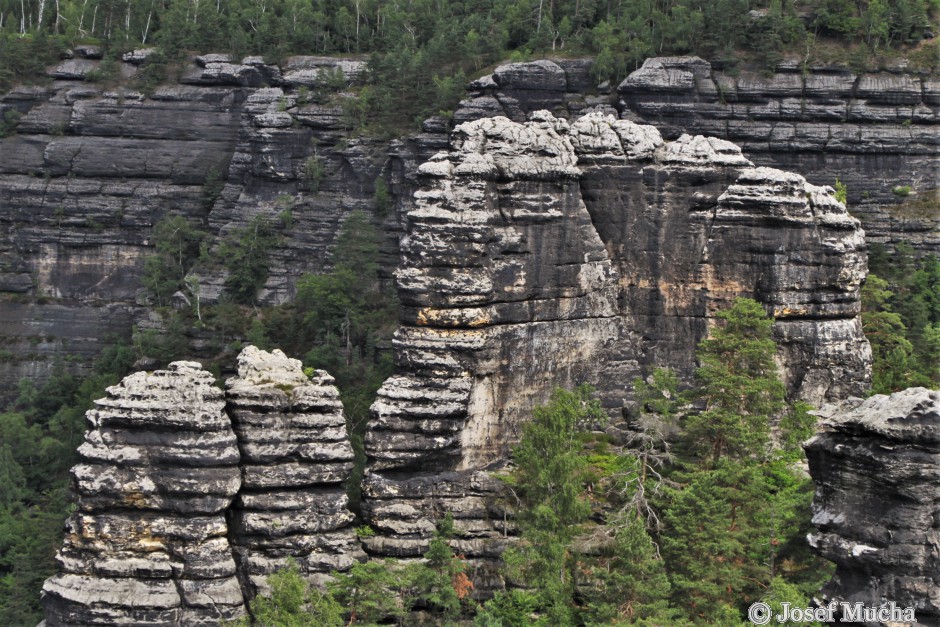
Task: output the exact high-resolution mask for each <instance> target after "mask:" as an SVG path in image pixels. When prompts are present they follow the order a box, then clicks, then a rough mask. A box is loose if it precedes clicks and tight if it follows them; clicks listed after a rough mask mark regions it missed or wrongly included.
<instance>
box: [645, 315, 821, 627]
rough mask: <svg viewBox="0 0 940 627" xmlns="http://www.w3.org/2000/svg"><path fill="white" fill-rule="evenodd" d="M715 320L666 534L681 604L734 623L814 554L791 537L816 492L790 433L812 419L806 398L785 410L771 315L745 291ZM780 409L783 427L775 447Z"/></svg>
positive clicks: (670, 493) (666, 509)
mask: <svg viewBox="0 0 940 627" xmlns="http://www.w3.org/2000/svg"><path fill="white" fill-rule="evenodd" d="M718 319H719V321H720V322H721V323H723V324H720V326H717V327H716V328H714V329H713V330H712V332H711V335H710V337H709V338H708V339H706V340H704V341H703V342H702V343H701V344H700V345H699V350H698V354H697V355H698V359H699V362H700V364H701V365H700V367H699V368H698V370H697V371H696V382H697V388H696V390H695V391H694V392H693V397H694V398H695V399H697V400H698V402H699V403H701V404H702V407H701V409H700V410H696V411H694V412H693V413H691V414H690V415H688V416H686V417H685V419H684V421H683V422H684V424H685V426H686V431H685V433H684V434H683V436H682V440H683V447H682V448H683V450H684V451H685V452H686V455H687V456H686V457H685V459H684V460H682V463H679V464H677V466H676V468H675V470H674V471H673V473H672V474H671V479H672V480H673V481H674V484H673V485H670V486H667V487H666V489H665V490H664V493H665V498H664V499H663V501H662V504H661V507H662V508H663V523H664V531H663V534H662V535H661V542H662V548H663V554H664V557H665V558H666V562H667V565H668V568H669V574H670V580H671V583H672V588H673V599H674V602H675V604H676V607H685V608H686V612H687V618H688V619H689V620H693V621H704V622H708V623H715V624H729V623H731V622H739V621H740V620H741V618H742V617H743V615H741V614H739V612H740V611H741V610H743V609H744V608H745V607H747V605H748V604H749V603H750V602H752V601H755V600H757V599H759V598H760V595H761V594H762V590H763V589H764V588H765V587H766V586H768V585H769V584H770V582H771V580H772V579H773V578H774V577H775V576H777V575H780V574H781V573H783V572H784V571H787V570H799V568H798V567H795V566H793V565H792V564H790V563H789V562H792V560H793V558H797V557H798V558H800V559H802V560H804V561H805V560H806V559H808V558H807V557H806V556H805V555H801V554H800V553H799V550H798V548H796V547H794V546H793V540H794V539H795V538H797V537H798V536H799V535H800V534H801V531H802V529H801V526H800V523H801V521H803V520H804V519H806V520H808V518H809V515H808V506H809V498H810V496H811V494H812V492H811V489H810V488H811V486H810V485H809V482H808V481H807V480H806V478H805V477H802V476H801V475H800V474H799V473H798V471H797V470H795V469H794V468H793V467H792V460H793V458H794V452H793V448H794V447H793V445H792V440H793V439H794V438H795V437H797V435H796V434H799V433H805V432H806V430H807V429H808V428H809V427H808V425H807V418H808V414H806V408H805V407H803V406H800V407H797V408H796V409H795V410H793V411H792V415H790V416H786V415H785V414H784V409H785V407H786V405H785V402H784V389H783V384H782V383H781V382H780V380H779V378H778V376H777V373H776V366H775V364H774V354H775V350H776V347H775V345H774V342H773V340H772V339H771V335H770V333H771V325H772V320H771V319H769V318H768V317H767V316H766V315H765V314H764V311H763V309H762V308H761V306H760V305H759V304H758V303H756V302H754V301H752V300H748V299H738V300H737V301H735V303H734V305H733V306H732V307H731V308H730V309H728V310H725V311H723V312H721V313H719V314H718ZM777 418H780V419H781V426H782V427H783V430H784V435H783V437H782V438H781V439H782V441H783V446H782V447H780V448H778V450H777V452H774V451H773V449H772V447H771V441H770V424H771V422H772V421H774V420H775V419H777ZM801 430H802V431H801ZM787 442H791V444H789V445H788V444H787Z"/></svg>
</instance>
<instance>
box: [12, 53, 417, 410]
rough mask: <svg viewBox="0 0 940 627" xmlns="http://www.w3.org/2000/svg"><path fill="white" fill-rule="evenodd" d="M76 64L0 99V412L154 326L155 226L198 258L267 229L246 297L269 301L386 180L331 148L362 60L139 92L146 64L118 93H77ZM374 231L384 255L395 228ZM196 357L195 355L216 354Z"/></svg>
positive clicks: (299, 62) (205, 278)
mask: <svg viewBox="0 0 940 627" xmlns="http://www.w3.org/2000/svg"><path fill="white" fill-rule="evenodd" d="M92 54H93V55H95V56H92V57H87V56H82V55H81V54H79V53H78V52H76V53H75V55H76V57H77V58H75V59H70V60H67V61H64V62H63V63H62V64H60V65H58V66H56V67H53V68H50V69H49V74H50V77H52V78H54V79H55V80H53V81H52V82H51V83H50V84H49V85H46V86H42V87H17V88H15V89H14V90H12V91H10V92H9V93H7V94H2V95H0V117H2V118H3V119H8V118H7V117H4V116H8V115H13V116H18V123H17V124H16V132H15V133H12V134H10V135H9V136H7V137H3V138H0V311H2V312H3V313H2V315H0V335H2V337H3V340H4V342H3V343H4V350H5V351H9V353H8V354H5V355H4V359H3V360H2V362H0V390H2V391H0V397H3V398H6V397H8V396H9V395H10V394H11V393H14V392H10V390H15V389H16V384H17V382H18V381H19V380H20V379H23V378H29V379H30V380H32V381H34V382H37V383H41V382H42V381H43V380H44V379H45V378H46V377H47V376H48V375H49V373H51V371H52V370H53V367H54V366H55V364H56V362H57V361H59V362H61V361H63V360H65V358H66V357H69V359H68V360H67V363H66V366H67V368H69V369H70V370H72V371H75V372H76V373H82V372H87V370H88V368H89V366H90V363H91V359H92V358H93V357H94V356H95V355H96V354H97V353H98V352H99V351H100V350H101V347H102V346H103V344H104V342H103V340H104V339H105V338H108V339H109V341H113V340H114V339H118V338H120V339H124V340H127V339H129V337H130V334H131V328H132V327H133V326H134V325H135V324H137V325H140V326H141V327H146V328H155V329H157V330H160V329H161V328H162V325H161V320H160V317H159V316H158V315H156V314H155V313H154V312H153V303H152V302H151V300H150V298H149V295H148V293H147V292H146V290H144V289H143V285H142V280H141V279H142V275H143V268H144V262H145V260H146V258H147V256H148V255H151V254H152V253H153V246H154V240H153V228H154V226H155V225H156V224H157V223H159V222H160V221H161V220H162V219H164V218H165V217H167V216H169V215H175V216H183V217H185V218H186V219H187V220H189V222H190V223H191V224H192V225H193V226H194V227H195V228H198V229H200V230H202V231H204V232H205V233H206V234H207V238H206V243H207V245H208V246H209V247H210V248H213V247H214V246H216V245H217V244H218V242H219V241H220V240H222V239H224V238H226V237H230V236H234V235H233V233H236V232H237V230H238V229H239V228H241V227H244V226H246V225H248V224H249V223H250V222H251V221H252V220H253V219H254V218H255V217H257V216H260V217H261V219H263V220H266V221H267V222H268V223H269V224H270V226H271V228H272V229H273V230H274V231H275V232H276V234H277V236H278V241H279V245H278V246H277V247H276V249H275V250H273V251H272V253H271V258H270V259H269V268H270V270H269V273H268V280H267V282H266V284H265V285H264V286H263V288H262V290H261V291H260V293H259V299H260V301H261V302H265V303H279V302H284V301H287V300H290V299H291V298H292V297H293V294H294V290H295V282H296V279H297V278H298V277H300V276H301V275H302V274H303V273H304V272H316V271H321V270H323V269H324V267H326V266H328V265H329V259H330V250H331V248H332V245H333V241H334V239H335V237H336V235H337V233H338V232H339V230H340V228H341V226H342V223H343V220H344V219H345V218H346V216H348V215H349V213H350V212H351V211H353V210H354V209H365V210H367V211H371V210H372V208H373V207H374V205H375V201H374V190H375V181H376V179H377V178H379V177H382V176H385V175H386V174H387V169H388V168H387V160H388V157H387V155H386V153H385V149H384V147H383V146H382V145H380V144H379V143H378V142H371V141H369V140H349V141H348V142H346V143H345V144H342V145H340V144H339V142H340V140H341V139H343V138H344V137H345V136H346V135H347V134H348V128H347V123H346V122H345V121H344V118H343V106H342V105H343V102H345V101H346V100H348V99H349V98H353V97H354V96H353V95H352V94H342V93H334V92H336V90H342V89H344V86H348V85H351V84H357V83H358V82H360V81H361V75H362V69H363V67H364V62H362V61H354V60H343V59H327V58H322V57H292V58H291V59H289V60H288V61H287V62H286V64H285V65H284V67H283V68H281V67H278V66H274V65H269V64H265V63H263V61H262V60H261V59H260V58H256V57H247V58H245V59H241V60H238V59H233V58H231V57H229V56H228V55H203V56H200V57H197V58H195V59H193V60H192V63H191V64H190V65H188V66H186V67H184V68H183V71H182V76H181V77H180V83H182V84H172V85H162V86H159V87H156V88H155V89H152V90H149V91H145V90H144V89H143V88H141V89H138V88H135V85H136V83H135V82H134V81H135V75H136V74H137V72H138V64H139V63H141V62H142V61H143V59H144V57H145V56H146V55H145V54H144V53H141V54H139V55H132V56H131V57H129V58H128V61H127V62H125V63H121V64H119V66H120V67H121V70H122V76H123V75H126V76H125V79H126V82H125V84H124V85H123V86H120V87H110V86H103V85H101V84H96V83H91V82H88V81H86V80H85V78H86V76H87V73H88V71H90V70H97V69H98V68H99V65H100V63H101V59H100V55H97V53H92ZM327 76H328V77H329V78H330V81H331V83H330V86H329V89H327V88H326V87H324V86H323V83H324V81H325V80H326V79H325V77H327ZM318 77H321V78H318ZM301 88H303V91H301ZM426 156H427V155H425V156H424V157H423V158H426ZM423 158H422V160H423ZM392 187H393V193H394V186H392ZM390 217H391V216H390ZM375 221H376V223H380V222H382V219H381V218H378V217H376V219H375ZM384 231H385V232H386V233H387V241H386V242H385V243H384V244H383V246H384V247H385V248H387V249H388V250H389V252H388V256H389V258H390V259H393V258H397V247H396V246H395V240H396V239H397V232H396V229H395V223H394V220H389V223H388V226H387V228H385V229H384ZM387 265H391V264H387ZM389 272H390V269H389ZM225 276H226V275H225V270H224V267H223V266H219V267H218V268H215V269H214V270H213V271H211V272H208V271H204V272H202V273H199V275H198V280H199V284H200V298H201V301H202V302H203V303H211V302H213V301H214V299H215V298H216V297H217V296H218V295H219V293H220V291H221V289H222V285H223V283H224V281H225ZM72 319H74V320H75V321H80V323H74V324H73V323H70V320H72ZM203 343H205V342H203ZM197 344H198V342H197V343H194V350H193V353H192V354H193V355H194V356H197V357H206V356H209V355H210V354H211V353H212V351H213V350H218V349H219V347H218V346H209V347H208V349H206V350H203V349H201V348H200V347H199V346H198V345H197ZM210 344H211V342H210ZM201 350H202V352H200V351H201ZM76 357H78V358H81V359H75V358H76Z"/></svg>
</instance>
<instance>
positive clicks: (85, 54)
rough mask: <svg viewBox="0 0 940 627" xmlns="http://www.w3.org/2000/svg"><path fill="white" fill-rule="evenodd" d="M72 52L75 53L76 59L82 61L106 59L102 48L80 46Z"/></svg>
mask: <svg viewBox="0 0 940 627" xmlns="http://www.w3.org/2000/svg"><path fill="white" fill-rule="evenodd" d="M72 52H74V53H75V56H76V57H79V58H82V59H101V58H103V57H104V50H102V48H101V46H95V45H92V44H80V45H78V46H74V47H73V48H72Z"/></svg>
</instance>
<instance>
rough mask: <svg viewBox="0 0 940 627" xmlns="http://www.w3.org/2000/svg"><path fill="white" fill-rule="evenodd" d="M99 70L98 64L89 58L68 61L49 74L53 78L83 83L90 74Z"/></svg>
mask: <svg viewBox="0 0 940 627" xmlns="http://www.w3.org/2000/svg"><path fill="white" fill-rule="evenodd" d="M97 68H98V62H97V61H93V60H91V59H87V58H78V59H68V60H66V61H63V62H62V63H60V64H59V65H57V66H55V68H53V69H51V70H50V71H49V72H48V75H49V76H51V77H52V78H57V79H60V80H72V81H83V80H85V76H87V75H88V73H89V72H91V71H92V70H95V69H97Z"/></svg>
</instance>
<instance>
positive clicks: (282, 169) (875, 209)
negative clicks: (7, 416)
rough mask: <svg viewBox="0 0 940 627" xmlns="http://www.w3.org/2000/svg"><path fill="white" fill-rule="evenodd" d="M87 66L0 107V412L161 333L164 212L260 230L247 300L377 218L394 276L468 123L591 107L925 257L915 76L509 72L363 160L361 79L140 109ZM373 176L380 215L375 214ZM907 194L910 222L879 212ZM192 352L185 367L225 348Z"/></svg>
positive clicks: (277, 291) (225, 71)
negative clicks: (455, 131)
mask: <svg viewBox="0 0 940 627" xmlns="http://www.w3.org/2000/svg"><path fill="white" fill-rule="evenodd" d="M100 52H101V51H100V50H95V49H94V47H88V46H86V47H80V48H77V49H76V50H74V51H73V55H72V56H73V58H71V59H67V60H65V61H63V62H62V63H61V64H59V65H57V66H55V67H51V68H49V75H50V77H52V78H54V80H53V82H52V83H51V84H49V85H47V86H42V87H18V88H16V89H14V90H12V91H11V92H9V93H7V94H5V95H2V96H0V116H6V115H7V113H8V112H11V111H15V112H16V113H18V114H19V115H20V116H21V117H20V120H19V124H18V126H17V128H16V132H15V133H13V134H12V135H10V136H9V137H5V138H3V139H2V140H0V141H2V149H0V297H2V298H0V312H2V314H3V315H0V335H2V336H3V339H4V345H5V347H4V350H5V351H9V352H8V353H5V354H4V356H3V359H2V360H0V396H4V395H6V396H9V395H10V394H12V392H4V390H8V391H9V390H15V389H16V384H17V382H18V381H19V380H20V379H22V378H29V379H31V380H34V381H37V382H41V381H42V380H43V379H45V378H46V377H47V376H48V375H49V373H51V372H52V370H53V367H54V365H55V363H56V362H57V361H60V362H61V361H63V360H64V358H65V357H67V356H68V357H78V358H80V359H74V358H72V359H68V360H64V361H65V363H66V366H67V367H68V368H69V369H71V370H73V371H75V372H76V373H81V372H82V371H87V369H88V366H89V364H90V362H91V358H92V357H93V356H94V355H95V354H96V353H97V352H98V351H99V350H100V348H101V346H102V344H103V342H102V338H109V337H111V338H113V337H120V338H123V339H127V338H128V336H129V335H130V332H131V327H132V326H134V325H135V324H136V325H137V326H138V327H139V328H145V329H155V330H157V331H160V330H162V328H163V326H164V323H163V321H162V319H161V317H160V315H159V314H158V313H157V312H155V311H154V307H153V303H152V302H151V301H150V300H149V299H148V295H147V292H146V290H143V289H142V283H141V276H142V271H143V264H144V261H145V259H146V257H147V256H148V255H149V254H151V253H152V247H153V244H154V242H153V227H154V225H155V224H156V223H157V222H159V221H160V220H161V219H162V218H164V217H165V216H167V215H171V214H174V215H182V216H185V217H187V218H188V219H189V220H190V221H191V222H192V223H193V224H194V225H196V226H199V227H200V228H201V229H203V230H205V231H206V232H207V233H208V237H207V242H206V243H207V245H208V246H209V247H210V248H211V249H215V247H216V246H217V245H218V243H219V242H220V241H221V240H222V239H225V238H228V237H235V236H237V234H238V232H239V229H241V228H243V227H245V226H247V225H249V224H250V223H251V221H252V220H253V219H255V218H256V217H258V216H260V217H261V218H262V219H264V220H266V221H267V222H268V223H269V225H270V226H271V227H272V228H273V230H274V231H275V232H276V235H277V238H278V242H279V243H278V246H276V247H274V248H273V249H272V250H271V252H270V259H269V260H268V261H269V263H268V265H269V273H268V277H267V280H266V282H265V284H264V286H262V288H261V290H260V291H259V293H258V299H259V301H260V302H262V303H280V302H285V301H290V300H291V299H292V298H293V295H294V293H295V289H296V281H297V279H298V277H300V276H301V275H302V274H303V273H304V272H311V271H312V272H317V271H321V270H323V269H324V268H326V267H328V266H329V263H330V254H331V249H332V246H333V243H334V241H335V238H336V235H337V233H338V231H339V229H340V228H341V225H342V223H343V220H344V219H345V217H346V216H348V215H349V213H350V212H351V211H352V210H355V209H364V210H366V211H367V212H373V213H372V216H373V219H374V221H375V223H376V224H377V225H380V226H381V229H382V232H383V237H384V240H383V243H382V253H383V256H382V264H381V267H382V272H383V276H388V275H390V274H391V272H392V270H393V269H394V267H395V266H396V265H397V263H398V245H397V242H398V236H399V235H400V228H401V222H403V220H399V218H400V217H403V216H404V213H406V212H407V211H408V210H409V209H410V207H411V203H412V194H413V192H414V191H415V190H416V189H417V188H418V187H419V185H420V183H419V181H418V174H417V169H418V166H419V165H420V164H422V163H424V162H425V161H427V160H428V159H429V158H430V157H431V156H432V155H433V154H434V153H435V152H438V151H441V150H447V149H448V148H447V135H448V133H449V131H450V130H451V129H452V128H453V127H454V125H456V124H459V123H462V122H465V121H470V120H475V119H479V118H482V117H494V116H506V117H508V118H509V119H512V120H513V121H515V122H524V121H525V119H526V116H527V115H528V114H530V113H531V112H533V111H536V110H540V109H548V110H550V111H551V112H552V113H553V114H554V115H556V116H557V117H564V118H567V119H572V120H573V119H575V118H577V117H578V116H580V115H582V114H583V113H584V112H586V111H589V110H593V109H599V110H602V111H604V112H605V113H609V114H613V115H615V117H624V118H629V119H632V120H634V121H638V122H647V123H650V122H651V123H655V124H657V125H662V126H663V129H664V130H663V135H664V137H666V138H667V139H671V140H673V139H677V138H678V137H679V136H680V135H681V134H682V133H684V132H688V134H690V135H691V136H696V135H698V134H704V135H712V136H715V137H719V138H723V139H730V140H732V141H734V142H736V143H738V144H742V145H743V146H744V147H745V154H746V155H747V156H748V158H749V159H751V160H752V162H753V163H756V164H758V165H766V166H773V167H782V168H783V169H787V170H794V171H797V172H801V173H804V174H805V175H806V176H807V177H808V178H809V180H810V181H811V182H812V183H815V184H832V183H833V182H834V181H835V179H836V178H841V180H842V181H844V182H846V183H848V186H849V196H850V201H851V205H852V209H853V212H855V213H856V214H857V215H858V216H859V217H860V218H861V219H862V221H863V223H864V224H865V226H866V228H867V230H868V231H869V237H870V238H871V239H872V241H878V242H887V243H892V242H896V241H899V240H902V239H906V240H911V241H913V242H914V244H915V246H917V250H919V251H925V252H929V251H931V250H932V251H934V252H936V251H937V250H938V247H940V237H938V236H937V223H936V217H935V216H934V215H933V214H930V212H931V211H934V213H935V209H931V207H932V206H931V205H925V206H922V203H921V204H918V203H920V201H922V200H923V198H924V194H923V192H924V190H925V189H926V188H927V187H930V186H931V185H934V184H935V183H934V182H935V181H936V180H937V171H938V170H937V168H938V159H940V157H938V145H937V143H936V141H935V139H934V138H935V137H936V136H937V133H936V132H935V129H936V124H937V109H938V106H940V101H938V98H937V93H936V92H937V89H936V80H935V79H933V78H931V77H928V76H920V75H918V74H915V73H912V72H907V73H904V72H899V73H888V74H883V75H881V74H872V75H856V74H853V73H851V72H850V71H849V70H846V69H844V68H843V69H839V68H836V67H822V66H820V67H809V68H806V69H805V72H797V71H796V66H792V65H787V64H783V65H781V66H780V68H778V70H779V71H778V72H777V73H776V74H774V75H773V76H772V77H764V76H759V75H753V74H749V73H747V72H741V73H740V74H739V75H737V76H732V75H731V74H729V73H726V72H721V71H719V70H718V69H716V68H714V67H712V66H711V65H710V64H708V63H707V62H704V61H702V60H700V59H694V58H685V57H683V58H669V59H654V60H650V61H649V63H647V64H646V65H644V67H643V68H640V69H638V71H637V72H636V73H634V74H633V75H631V77H630V78H629V79H628V80H627V81H626V82H625V83H624V84H623V85H622V86H621V89H620V92H619V94H618V93H617V90H616V89H614V90H611V88H610V86H608V85H604V84H601V85H596V81H595V80H594V79H593V78H592V74H591V67H592V62H591V60H590V59H557V60H540V61H535V62H531V63H507V64H504V65H501V66H499V67H498V68H496V70H494V72H493V73H492V74H491V75H489V76H485V77H482V78H480V79H478V80H475V81H473V82H472V83H471V84H470V85H469V86H468V96H467V98H466V99H465V100H464V101H463V102H461V104H460V106H459V107H458V108H457V110H456V111H455V113H454V118H453V120H450V121H448V120H445V119H442V118H434V119H431V120H428V121H427V122H426V123H425V124H424V129H423V130H424V132H422V133H418V134H415V135H412V136H409V137H407V138H403V139H402V140H397V141H393V142H379V141H372V140H367V139H363V138H351V137H350V136H349V130H350V129H349V121H348V118H347V117H346V116H344V113H343V111H344V103H347V102H349V100H350V99H351V98H354V97H355V95H354V93H353V92H354V89H355V87H356V86H357V85H359V84H360V83H361V82H362V81H363V80H364V76H365V75H364V74H363V67H364V65H363V62H362V61H361V60H350V59H328V58H323V57H292V58H290V59H288V60H287V61H286V62H285V63H284V64H283V66H275V65H271V64H265V63H264V62H263V60H262V59H260V58H257V57H246V58H242V59H237V58H234V57H231V56H229V55H211V54H210V55H201V56H199V57H195V58H193V59H191V60H190V63H188V64H186V65H185V66H184V67H183V68H181V69H182V72H181V76H180V78H179V83H180V84H173V85H164V86H160V87H157V88H155V89H153V90H152V91H148V90H145V89H144V88H143V87H145V86H142V87H141V88H140V89H137V88H135V87H134V85H135V84H136V83H135V82H134V81H136V80H137V77H138V76H139V74H140V68H141V67H146V66H145V65H141V64H142V63H145V61H146V58H147V54H148V53H147V52H146V51H140V52H139V53H134V54H130V55H129V56H128V60H127V62H125V63H121V64H119V65H120V69H121V74H122V76H125V77H126V83H125V85H124V86H122V87H118V88H112V87H105V86H102V85H100V84H95V83H91V82H89V81H87V80H85V79H86V77H87V76H88V72H89V71H91V70H98V69H100V64H101V54H100ZM349 87H352V88H353V89H352V90H350V89H348V88H349ZM918 90H919V91H918ZM379 179H381V180H382V181H383V182H384V183H385V185H386V187H387V189H388V191H389V193H390V195H391V200H392V202H391V203H390V205H391V210H389V211H387V213H384V214H381V215H380V214H379V213H378V212H375V211H374V210H375V208H376V202H375V190H376V181H377V180H379ZM906 185H910V186H912V189H913V192H914V193H913V194H912V195H911V196H910V197H909V198H908V205H910V206H905V211H904V212H894V211H892V212H885V211H881V209H880V208H879V207H881V206H882V204H884V203H887V202H888V201H895V200H897V199H896V197H895V195H894V193H893V192H892V190H893V189H894V188H896V187H902V188H903V186H906ZM693 193H694V192H693ZM865 196H867V198H866V197H865ZM586 200H587V199H586ZM195 276H196V278H197V279H198V281H197V282H198V285H199V297H200V301H201V302H202V303H203V304H207V303H211V302H213V301H214V300H215V299H216V298H218V296H219V295H220V293H221V291H222V289H223V286H224V282H225V278H226V270H225V268H224V265H219V266H218V267H216V268H211V269H210V268H201V269H198V270H197V272H196V273H195ZM185 302H186V299H185V298H181V299H179V301H178V303H179V305H180V306H185ZM72 320H75V321H81V323H80V324H72V323H70V321H72ZM192 336H193V337H192V342H191V349H192V355H193V357H199V358H210V357H213V356H215V354H216V353H217V352H218V351H219V350H221V349H222V347H221V345H220V344H219V343H218V342H214V341H212V339H211V338H204V337H199V333H198V332H197V331H193V332H192Z"/></svg>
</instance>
